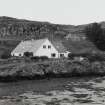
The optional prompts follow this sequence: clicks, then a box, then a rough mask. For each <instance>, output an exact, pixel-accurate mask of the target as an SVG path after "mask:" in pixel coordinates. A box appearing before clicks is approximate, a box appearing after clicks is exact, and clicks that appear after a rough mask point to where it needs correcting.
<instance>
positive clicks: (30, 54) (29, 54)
mask: <svg viewBox="0 0 105 105" xmlns="http://www.w3.org/2000/svg"><path fill="white" fill-rule="evenodd" d="M24 56H25V57H30V56H33V53H32V52H24Z"/></svg>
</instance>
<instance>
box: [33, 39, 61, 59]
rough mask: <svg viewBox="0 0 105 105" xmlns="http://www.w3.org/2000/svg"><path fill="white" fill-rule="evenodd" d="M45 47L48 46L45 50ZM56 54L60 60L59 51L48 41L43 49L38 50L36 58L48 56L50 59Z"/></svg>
mask: <svg viewBox="0 0 105 105" xmlns="http://www.w3.org/2000/svg"><path fill="white" fill-rule="evenodd" d="M43 45H46V48H43ZM48 45H50V46H51V48H48ZM52 53H55V54H56V57H55V58H58V57H59V55H58V51H57V50H56V49H55V47H54V46H53V45H52V44H51V42H50V41H49V40H46V41H45V42H44V43H43V44H42V45H41V47H40V48H39V49H38V51H37V52H36V53H34V56H48V57H49V58H52V56H51V54H52Z"/></svg>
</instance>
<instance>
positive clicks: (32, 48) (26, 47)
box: [12, 38, 67, 53]
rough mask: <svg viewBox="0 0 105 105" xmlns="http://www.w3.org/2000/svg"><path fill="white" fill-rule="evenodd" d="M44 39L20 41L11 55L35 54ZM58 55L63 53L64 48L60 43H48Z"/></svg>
mask: <svg viewBox="0 0 105 105" xmlns="http://www.w3.org/2000/svg"><path fill="white" fill-rule="evenodd" d="M46 40H48V39H47V38H46V39H39V40H28V41H22V42H21V43H20V44H19V45H18V46H17V47H16V48H15V49H14V50H13V52H12V53H24V52H36V51H37V50H38V48H39V47H40V46H41V45H42V44H43V43H44V42H45V41H46ZM50 42H51V43H52V44H53V46H54V47H55V49H56V50H57V51H58V52H59V53H64V52H65V51H67V50H66V48H65V47H64V46H63V44H62V42H60V41H50Z"/></svg>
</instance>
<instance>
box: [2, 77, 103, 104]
mask: <svg viewBox="0 0 105 105" xmlns="http://www.w3.org/2000/svg"><path fill="white" fill-rule="evenodd" d="M0 105H105V77H86V78H65V79H64V78H60V79H51V80H33V81H21V82H16V83H15V82H12V83H0Z"/></svg>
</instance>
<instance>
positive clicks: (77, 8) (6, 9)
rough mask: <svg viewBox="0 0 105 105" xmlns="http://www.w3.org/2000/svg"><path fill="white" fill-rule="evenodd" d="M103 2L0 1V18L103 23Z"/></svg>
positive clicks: (54, 0) (70, 0) (94, 0)
mask: <svg viewBox="0 0 105 105" xmlns="http://www.w3.org/2000/svg"><path fill="white" fill-rule="evenodd" d="M104 11H105V0H0V16H10V17H16V18H22V19H30V20H35V21H49V22H52V23H60V24H73V25H77V24H87V23H91V22H95V21H96V22H99V21H105V12H104Z"/></svg>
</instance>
